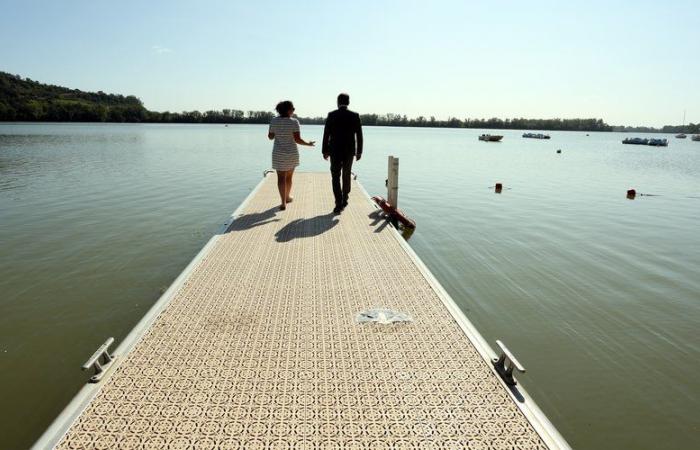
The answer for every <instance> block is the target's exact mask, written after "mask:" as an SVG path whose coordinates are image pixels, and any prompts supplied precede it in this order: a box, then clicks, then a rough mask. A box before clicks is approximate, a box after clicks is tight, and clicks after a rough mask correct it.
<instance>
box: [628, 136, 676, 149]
mask: <svg viewBox="0 0 700 450" xmlns="http://www.w3.org/2000/svg"><path fill="white" fill-rule="evenodd" d="M622 143H623V144H633V145H651V146H652V147H668V139H657V138H651V139H645V138H638V137H636V138H626V139H624V140H623V141H622Z"/></svg>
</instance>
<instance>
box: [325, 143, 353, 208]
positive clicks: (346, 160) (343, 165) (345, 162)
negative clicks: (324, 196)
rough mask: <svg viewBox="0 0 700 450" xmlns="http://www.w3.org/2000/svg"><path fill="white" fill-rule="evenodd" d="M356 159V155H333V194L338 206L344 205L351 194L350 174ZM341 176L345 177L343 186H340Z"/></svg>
mask: <svg viewBox="0 0 700 450" xmlns="http://www.w3.org/2000/svg"><path fill="white" fill-rule="evenodd" d="M354 159H355V155H350V156H334V155H331V176H332V178H333V195H334V196H335V205H336V206H342V204H343V201H347V199H348V195H350V176H351V173H352V172H351V170H352V162H353V160H354ZM341 177H342V179H343V187H342V188H341V187H340V179H341Z"/></svg>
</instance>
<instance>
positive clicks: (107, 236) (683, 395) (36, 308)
mask: <svg viewBox="0 0 700 450" xmlns="http://www.w3.org/2000/svg"><path fill="white" fill-rule="evenodd" d="M266 131H267V129H266V127H265V126H253V125H250V126H248V125H237V126H229V127H224V126H222V125H113V124H106V125H101V124H98V125H93V124H89V125H77V124H0V448H2V449H15V448H25V447H27V446H29V445H31V443H33V442H34V440H35V439H36V438H38V436H39V435H40V434H41V433H42V432H43V431H44V430H45V428H46V427H47V426H48V425H49V424H50V422H51V421H52V420H53V419H54V418H55V417H56V415H57V414H58V413H59V412H60V411H61V410H62V408H63V407H64V406H65V405H66V404H67V403H68V402H69V401H70V399H71V398H72V397H73V395H74V394H75V393H76V392H77V391H78V389H79V388H80V387H81V386H82V384H83V383H84V382H85V379H86V375H85V374H84V373H82V372H81V371H80V370H79V367H80V365H81V364H82V363H83V362H84V360H85V359H87V357H88V356H89V355H90V354H92V352H93V351H94V350H95V348H96V347H97V346H98V345H99V344H101V343H102V342H103V341H104V340H105V338H106V337H108V336H114V337H116V338H117V340H118V341H119V340H120V339H121V338H123V337H124V336H125V335H126V334H127V333H128V332H129V331H130V330H131V328H132V327H133V326H134V325H135V324H136V323H137V322H138V320H139V319H140V318H141V317H142V316H143V314H144V313H145V312H146V311H147V310H148V309H149V307H150V306H151V305H152V304H153V303H154V301H155V300H156V299H157V298H158V297H159V295H160V292H161V290H163V289H164V288H165V287H166V286H168V284H169V283H171V282H172V281H173V280H174V278H175V277H176V276H177V275H178V274H179V273H180V271H181V270H182V269H183V268H184V267H185V266H186V265H187V263H188V262H189V261H190V259H191V258H192V257H193V256H194V255H195V254H196V253H197V252H198V251H199V249H200V248H201V247H202V246H203V245H204V243H205V242H206V241H207V240H208V239H209V237H210V236H211V235H212V234H213V233H214V231H215V230H216V229H217V228H218V227H219V226H220V225H221V223H222V222H223V220H224V219H225V218H226V217H227V216H228V215H229V214H230V212H231V211H232V210H234V209H235V207H236V206H237V205H238V204H239V203H240V202H241V201H242V200H243V199H244V198H245V196H246V195H247V194H248V193H249V192H250V190H251V189H252V188H253V187H254V186H255V185H256V184H257V183H258V182H259V180H260V178H261V176H262V172H263V170H264V169H266V168H268V167H269V166H270V149H271V144H270V142H269V141H268V140H267V139H266ZM481 132H482V131H480V130H462V129H459V130H455V129H408V128H373V127H367V128H366V130H365V134H366V152H365V157H364V158H363V160H362V161H360V162H359V163H358V164H357V165H356V166H355V171H356V172H357V173H358V174H359V180H360V181H361V182H362V183H363V185H364V186H365V187H366V188H367V190H368V191H369V192H370V193H372V194H382V195H384V194H385V187H384V179H385V178H386V166H387V161H386V159H387V156H388V155H390V154H391V155H394V156H398V157H400V164H401V168H400V191H399V204H400V206H401V208H402V209H404V210H405V211H406V212H407V213H408V214H409V215H410V216H411V217H412V218H414V219H415V220H416V222H417V223H418V228H417V231H416V233H415V234H414V236H413V237H412V238H411V240H410V244H411V246H412V247H413V248H414V249H415V250H416V252H417V253H418V255H419V256H420V257H421V258H422V259H423V260H424V262H425V263H426V264H427V265H428V267H429V268H430V269H431V270H432V272H433V273H434V274H435V276H436V277H437V278H438V279H439V281H440V282H441V283H442V284H443V285H444V287H445V288H446V289H447V291H448V292H449V293H450V294H451V295H452V297H453V298H454V299H455V301H456V302H457V303H458V304H459V305H460V307H461V308H462V309H463V310H464V311H465V313H466V314H467V316H468V317H469V318H470V319H471V321H472V322H473V323H474V325H475V326H476V327H477V329H479V331H480V332H481V333H482V334H483V335H484V337H485V338H486V339H487V340H488V341H489V342H490V343H491V344H492V346H495V344H494V341H495V339H498V338H500V339H502V340H503V341H504V342H505V343H506V344H507V345H508V346H509V347H510V349H511V350H512V351H513V352H514V353H515V354H516V355H517V356H518V358H519V359H520V361H521V362H522V363H523V364H524V365H525V366H526V367H527V369H528V373H527V374H525V375H523V376H521V377H520V380H521V382H522V383H523V385H524V386H525V387H526V388H527V389H528V391H529V392H530V394H531V395H532V396H533V397H534V398H535V400H536V401H537V402H538V404H539V406H540V407H541V408H542V409H543V410H544V411H545V413H546V414H547V415H548V416H549V418H550V419H551V421H552V422H553V423H554V425H555V426H556V427H557V428H558V429H559V431H560V432H561V433H562V434H563V435H564V437H565V438H566V439H567V440H568V441H569V443H570V444H571V445H572V446H573V447H575V448H578V449H621V448H635V449H658V448H664V449H680V448H691V447H695V448H697V447H698V446H699V445H700V429H699V424H700V419H699V417H700V415H699V414H698V410H700V376H699V374H698V369H700V362H699V361H700V334H699V332H698V329H699V326H700V233H699V231H700V227H699V225H700V142H692V141H691V140H690V139H687V140H678V139H673V137H672V136H664V137H667V138H669V141H670V145H669V147H668V148H653V147H644V146H631V145H622V144H621V143H620V141H621V140H622V139H623V138H624V137H625V135H622V134H616V133H590V136H587V135H586V133H574V132H554V133H551V135H552V139H551V140H550V141H540V140H530V139H523V138H521V137H520V134H521V132H516V131H503V132H502V134H504V135H505V138H504V140H503V142H501V143H485V142H479V141H478V140H477V136H478V135H479V134H480V133H481ZM321 134H322V128H321V127H318V126H304V127H303V128H302V135H303V137H305V138H307V139H314V140H318V141H320V138H321ZM640 136H642V134H640ZM557 149H561V150H562V153H561V154H557V153H556V150H557ZM301 155H302V157H301V160H302V165H301V167H300V168H299V170H305V171H315V170H327V168H328V166H327V163H326V162H325V161H323V160H322V159H321V156H320V150H319V149H313V150H310V149H307V148H306V147H302V148H301ZM496 182H502V183H503V184H504V190H503V192H502V193H501V194H500V195H499V194H495V193H494V191H493V188H492V186H494V184H495V183H496ZM628 188H635V189H636V190H637V192H638V193H642V194H653V195H650V196H637V198H636V199H634V200H628V199H626V198H625V192H626V190H627V189H628ZM329 189H330V187H329ZM329 195H330V190H329Z"/></svg>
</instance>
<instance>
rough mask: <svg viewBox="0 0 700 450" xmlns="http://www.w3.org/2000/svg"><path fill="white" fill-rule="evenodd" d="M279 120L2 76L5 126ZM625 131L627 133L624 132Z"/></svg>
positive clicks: (582, 125) (474, 122)
mask: <svg viewBox="0 0 700 450" xmlns="http://www.w3.org/2000/svg"><path fill="white" fill-rule="evenodd" d="M272 117H274V114H273V113H272V112H271V111H242V110H238V109H223V110H221V111H216V110H209V111H204V112H200V111H183V112H170V111H164V112H158V111H149V110H148V109H146V108H145V107H144V106H143V103H142V102H141V100H140V99H138V98H137V97H135V96H133V95H128V96H123V95H117V94H106V93H104V92H102V91H99V92H83V91H80V90H78V89H69V88H65V87H61V86H54V85H47V84H43V83H40V82H38V81H34V80H31V79H29V78H22V77H20V76H19V75H12V74H9V73H5V72H0V121H28V122H135V123H138V122H146V123H220V124H237V123H242V124H245V123H248V124H266V123H269V122H270V120H271V119H272ZM360 117H361V120H362V123H363V125H368V126H393V127H440V128H480V129H516V130H573V131H613V130H615V131H649V132H665V133H680V132H685V133H700V124H697V125H696V124H689V125H686V126H685V127H682V126H670V125H667V126H665V127H663V128H662V129H651V128H645V129H644V130H641V129H640V128H630V127H612V126H610V125H608V124H606V123H605V122H604V121H603V120H602V119H559V118H555V119H525V118H513V119H499V118H491V119H472V118H464V119H459V118H454V117H452V118H448V119H447V120H439V119H436V118H435V117H429V118H426V117H424V116H419V117H416V118H409V117H407V116H406V115H401V114H382V115H380V114H361V115H360ZM299 121H300V122H301V123H303V124H323V123H324V122H325V118H324V117H299ZM620 128H621V129H620Z"/></svg>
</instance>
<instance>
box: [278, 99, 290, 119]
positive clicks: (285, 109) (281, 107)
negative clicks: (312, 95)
mask: <svg viewBox="0 0 700 450" xmlns="http://www.w3.org/2000/svg"><path fill="white" fill-rule="evenodd" d="M293 108H294V104H293V103H292V102H290V101H289V100H285V101H283V102H279V103H278V104H277V106H276V107H275V109H276V110H277V114H279V115H280V117H287V116H288V115H289V110H290V109H293Z"/></svg>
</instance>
